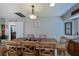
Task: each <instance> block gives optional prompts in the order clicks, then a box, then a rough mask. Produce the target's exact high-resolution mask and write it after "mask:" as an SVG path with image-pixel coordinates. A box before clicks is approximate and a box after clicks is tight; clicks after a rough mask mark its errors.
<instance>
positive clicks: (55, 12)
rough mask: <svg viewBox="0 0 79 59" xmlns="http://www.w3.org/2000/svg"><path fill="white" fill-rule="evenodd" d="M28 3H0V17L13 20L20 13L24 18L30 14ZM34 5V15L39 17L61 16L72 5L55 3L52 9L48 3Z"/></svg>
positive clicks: (72, 4)
mask: <svg viewBox="0 0 79 59" xmlns="http://www.w3.org/2000/svg"><path fill="white" fill-rule="evenodd" d="M31 5H32V4H30V3H0V17H2V18H15V17H19V16H17V15H15V14H14V13H15V12H21V13H22V14H24V15H25V16H26V17H27V16H28V15H29V14H30V13H31V9H32V8H31ZM34 5H35V13H36V14H37V15H38V16H40V17H53V16H61V15H63V14H64V13H65V12H66V11H67V10H69V9H70V8H71V7H72V6H74V5H75V4H74V3H56V5H55V6H54V7H49V3H38V4H34Z"/></svg>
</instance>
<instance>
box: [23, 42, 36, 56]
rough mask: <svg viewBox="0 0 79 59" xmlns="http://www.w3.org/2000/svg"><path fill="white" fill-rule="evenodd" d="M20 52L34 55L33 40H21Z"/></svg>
mask: <svg viewBox="0 0 79 59" xmlns="http://www.w3.org/2000/svg"><path fill="white" fill-rule="evenodd" d="M22 54H23V55H29V56H30V55H35V42H34V41H23V42H22Z"/></svg>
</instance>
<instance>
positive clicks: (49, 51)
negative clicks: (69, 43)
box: [39, 42, 56, 56]
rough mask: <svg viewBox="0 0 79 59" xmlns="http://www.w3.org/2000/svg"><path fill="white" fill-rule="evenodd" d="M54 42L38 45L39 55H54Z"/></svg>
mask: <svg viewBox="0 0 79 59" xmlns="http://www.w3.org/2000/svg"><path fill="white" fill-rule="evenodd" d="M55 47H56V42H40V43H39V54H40V55H41V56H52V55H55V53H54V50H55Z"/></svg>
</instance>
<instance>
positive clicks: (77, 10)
mask: <svg viewBox="0 0 79 59" xmlns="http://www.w3.org/2000/svg"><path fill="white" fill-rule="evenodd" d="M77 13H79V8H78V9H76V10H74V11H73V12H72V13H71V16H72V15H75V14H77Z"/></svg>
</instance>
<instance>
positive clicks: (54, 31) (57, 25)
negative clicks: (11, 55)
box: [5, 17, 64, 40]
mask: <svg viewBox="0 0 79 59" xmlns="http://www.w3.org/2000/svg"><path fill="white" fill-rule="evenodd" d="M11 20H15V22H17V21H23V22H24V24H23V31H24V37H27V34H30V33H33V34H35V37H38V36H39V35H40V34H46V35H47V37H48V38H56V39H57V40H59V39H60V36H62V35H64V22H63V21H62V19H61V18H60V17H51V18H50V17H49V18H48V17H46V18H38V20H39V21H40V26H39V27H36V26H35V25H34V21H33V20H30V19H29V18H7V21H6V23H5V24H6V27H8V23H9V22H14V21H11ZM16 20H17V21H16ZM6 30H8V28H7V29H6ZM6 34H8V31H7V32H6Z"/></svg>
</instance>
